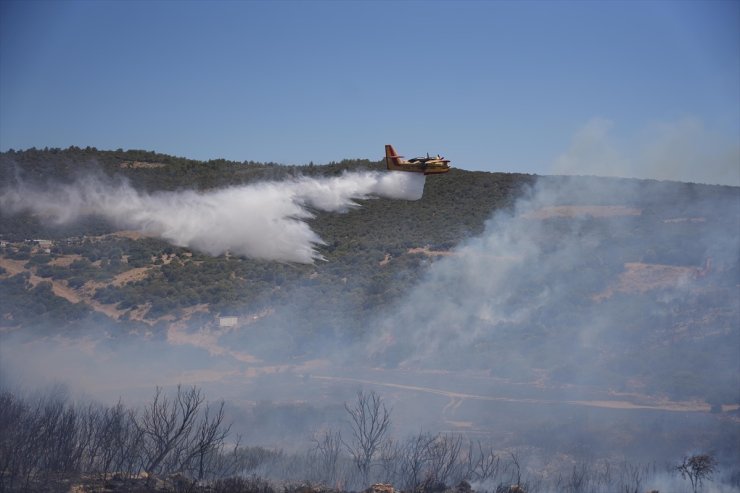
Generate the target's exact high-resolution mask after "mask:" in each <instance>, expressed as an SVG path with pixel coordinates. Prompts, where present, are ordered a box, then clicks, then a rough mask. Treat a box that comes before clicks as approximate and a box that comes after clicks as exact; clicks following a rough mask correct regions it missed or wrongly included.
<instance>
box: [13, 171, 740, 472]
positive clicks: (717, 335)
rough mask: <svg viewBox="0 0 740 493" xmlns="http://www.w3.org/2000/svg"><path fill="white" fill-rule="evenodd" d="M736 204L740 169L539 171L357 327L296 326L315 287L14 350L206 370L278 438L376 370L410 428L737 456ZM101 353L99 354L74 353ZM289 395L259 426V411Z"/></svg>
mask: <svg viewBox="0 0 740 493" xmlns="http://www.w3.org/2000/svg"><path fill="white" fill-rule="evenodd" d="M738 211H740V191H739V190H738V189H737V188H732V187H706V186H698V185H691V184H679V183H664V182H640V181H635V180H618V179H581V178H567V179H566V178H541V179H539V180H538V182H537V184H536V185H535V186H534V187H533V188H532V189H530V190H529V191H528V192H527V193H525V194H524V195H523V196H522V197H521V198H520V199H519V201H518V202H517V204H516V206H515V207H514V208H513V210H512V211H508V212H501V213H496V214H494V216H493V217H492V218H491V219H490V220H489V221H488V223H487V226H486V229H485V232H484V233H483V234H482V235H480V236H478V237H476V238H471V239H469V240H468V241H465V242H463V243H462V244H460V245H459V246H458V247H457V248H455V249H454V250H453V251H451V252H448V255H446V256H438V257H431V256H430V257H429V259H428V262H429V264H428V267H427V269H426V273H425V274H424V277H423V279H422V281H421V282H420V283H419V284H418V285H417V286H415V287H414V288H412V289H411V290H410V291H409V292H408V293H406V294H405V295H404V296H402V297H401V298H399V299H394V300H388V304H387V305H386V306H384V307H383V308H382V310H381V313H380V314H379V315H378V316H377V318H376V319H375V320H374V321H372V322H371V323H369V326H368V327H366V328H365V330H364V332H365V334H366V336H365V337H364V338H363V339H361V340H359V341H357V340H351V339H343V338H337V337H336V334H329V333H321V332H318V333H316V334H315V337H316V339H317V340H316V341H314V343H313V344H312V345H311V349H310V351H306V350H305V348H300V347H295V346H291V345H290V344H286V341H289V340H290V338H291V335H292V333H293V332H295V330H296V329H295V327H296V326H298V325H300V324H303V323H305V322H306V321H307V320H310V321H311V322H312V323H313V324H314V325H316V326H321V325H322V324H321V320H318V318H320V315H319V314H318V313H316V312H312V311H311V309H310V303H309V304H306V305H303V306H301V307H296V306H290V305H288V306H273V307H271V308H272V311H271V312H269V314H268V315H266V316H264V317H261V318H259V319H258V320H255V321H254V322H253V323H252V324H250V326H249V327H248V328H247V329H245V330H232V331H229V330H220V329H218V328H215V327H210V328H204V327H188V328H186V329H183V332H184V333H185V335H188V336H190V337H180V338H179V339H178V338H177V334H176V333H175V334H169V333H168V337H167V339H164V340H163V339H159V340H155V341H151V342H146V343H141V342H134V341H131V342H130V343H127V344H128V345H121V346H117V345H115V344H111V345H107V344H102V345H100V346H93V347H92V348H88V349H89V352H88V353H85V352H84V351H82V349H80V348H76V349H74V351H75V352H76V353H74V354H78V355H79V357H72V358H69V357H67V356H65V348H64V347H63V346H62V345H60V344H58V342H56V341H54V340H53V339H52V340H49V341H47V342H41V343H37V345H36V346H35V349H33V350H32V349H29V347H25V348H23V347H19V346H15V345H14V344H13V343H12V339H11V338H10V337H9V336H7V335H3V339H4V341H3V342H4V343H3V345H2V346H3V351H4V352H3V354H2V359H1V361H2V364H3V365H4V367H5V368H4V373H6V371H10V372H11V373H14V374H17V375H23V374H28V373H29V371H28V370H29V369H31V368H35V367H37V366H36V363H34V362H38V361H43V362H44V364H48V365H49V366H48V369H43V370H40V371H38V372H37V373H39V374H40V375H39V376H45V375H51V374H54V375H57V376H59V377H60V378H65V377H66V378H68V379H69V380H70V381H72V382H74V381H77V382H86V383H85V384H84V385H82V386H81V387H83V388H84V387H88V386H89V387H88V388H105V387H106V385H110V386H111V387H115V385H114V383H113V382H115V381H119V382H120V381H127V379H128V378H131V380H130V381H133V380H134V376H137V377H136V380H137V381H139V382H140V384H141V385H145V384H146V383H149V384H150V385H156V384H172V383H174V382H175V381H176V380H177V381H184V382H189V383H197V384H199V385H202V386H204V387H205V388H206V391H207V392H208V393H209V396H210V397H212V398H220V397H224V398H227V399H229V400H231V401H232V402H234V403H235V407H234V408H233V416H235V417H236V419H238V420H240V421H241V423H242V424H243V426H244V428H245V429H246V430H247V433H246V435H245V437H246V438H247V439H248V440H251V441H252V443H259V444H263V445H269V444H270V443H273V444H274V443H278V444H280V445H282V446H285V445H286V443H287V442H288V441H289V440H290V439H291V436H292V437H294V438H293V440H294V441H298V440H300V439H297V438H295V437H303V443H304V444H308V443H310V437H311V434H312V433H315V432H316V430H317V429H319V428H321V427H341V426H342V423H341V421H342V402H344V401H350V400H351V399H352V397H353V394H354V392H355V391H356V390H357V389H358V388H365V389H373V390H376V391H378V392H379V393H381V394H382V395H383V396H384V398H385V399H386V400H387V402H388V403H389V406H390V407H392V410H393V418H394V419H393V422H394V428H393V433H394V435H395V436H398V437H403V436H405V435H406V434H408V433H415V432H418V431H419V429H420V427H423V428H422V429H423V430H434V431H436V430H441V431H454V432H456V433H462V434H464V435H466V436H471V437H476V438H481V437H483V438H485V439H486V440H491V441H492V442H493V443H494V444H495V446H496V447H497V449H498V450H525V451H528V452H527V454H528V456H529V457H528V461H529V463H530V466H531V467H532V470H537V469H539V470H540V471H545V470H547V469H548V467H550V466H549V464H551V463H553V462H556V461H555V458H556V457H557V458H558V461H557V462H558V464H559V467H563V464H566V466H565V468H566V470H569V468H570V466H568V465H567V464H570V465H572V464H573V462H572V461H576V460H581V461H582V460H586V459H588V460H595V458H605V459H608V460H616V461H625V460H633V461H655V462H657V463H660V464H663V463H664V462H671V461H676V460H678V459H680V457H681V456H683V455H686V454H689V453H691V452H692V451H696V450H711V451H713V452H714V453H715V454H716V455H717V456H718V457H719V458H720V460H721V461H722V464H723V467H726V468H727V467H730V466H729V465H731V464H733V463H735V464H736V463H737V462H738V458H739V456H740V451H738V447H737V443H740V442H739V441H738V440H739V439H740V431H739V425H738V424H737V418H736V414H734V413H736V409H737V405H738V403H740V396H738V394H737V389H738V388H740V382H739V378H740V362H739V361H738V358H737V348H738V347H740V334H739V333H738V326H740V324H739V323H738V322H739V321H740V318H739V314H740V306H738V305H739V301H738V300H739V298H738V296H737V295H738V291H737V289H738V288H737V286H738V284H739V282H738V281H739V280H740V276H739V273H740V270H739V269H738V255H737V254H738V251H740V227H739V226H740V223H739V221H740V216H739V213H738ZM350 214H351V212H350ZM414 255H425V254H424V253H415V254H414ZM312 258H313V257H312ZM285 289H289V288H287V287H286V288H285ZM294 289H301V290H304V291H305V289H306V287H305V286H296V287H295V288H294ZM317 296H319V294H318V293H317ZM335 303H336V304H337V306H338V309H339V307H340V306H341V305H342V304H343V300H342V299H337V300H335ZM291 321H292V323H291ZM346 323H347V325H348V326H351V325H352V324H353V321H352V320H347V321H346ZM181 335H182V334H181ZM256 335H259V337H257V336H256ZM97 344H101V343H99V342H97ZM52 345H53V346H55V347H54V350H51V349H50V347H49V346H52ZM147 345H148V346H149V347H150V348H151V351H149V350H147V351H145V353H144V354H141V353H139V352H138V348H139V347H146V346H147ZM286 346H287V347H286ZM102 348H106V349H105V350H101V349H102ZM119 348H121V350H120V351H119ZM124 348H125V349H124ZM23 354H25V355H26V357H23V356H21V355H23ZM85 354H88V356H87V360H88V361H89V362H91V363H90V366H85V365H83V364H82V363H80V362H79V361H77V360H78V359H80V360H84V359H85V358H83V356H84V355H85ZM101 355H106V356H101ZM64 358H67V359H66V360H65V359H64ZM170 358H171V359H170ZM55 361H59V362H60V363H59V364H55ZM64 361H67V363H64ZM70 362H74V363H72V364H71V363H70ZM276 362H277V363H276ZM75 365H76V369H70V367H72V368H75ZM98 365H100V367H105V368H106V370H105V371H106V372H108V375H107V376H106V375H105V372H95V371H93V370H94V369H95V368H97V367H98ZM55 367H62V368H64V367H66V368H67V370H68V371H69V373H68V374H67V375H65V371H55V370H54V368H55ZM83 373H85V374H86V376H85V377H84V378H83V377H82V374H83ZM94 373H95V374H94ZM97 378H100V380H99V383H97V384H95V385H93V382H94V381H95V380H96V379H97ZM119 388H120V386H119ZM122 392H123V389H122ZM89 393H90V394H95V393H96V392H95V391H90V392H89ZM259 401H263V402H266V401H271V402H273V403H276V404H274V405H275V406H277V407H272V408H271V407H270V406H269V405H267V404H263V405H262V406H263V407H262V408H258V406H256V405H255V403H256V402H259ZM280 403H282V404H280ZM240 404H241V405H242V406H246V407H241V408H239V405H240ZM299 404H300V405H299ZM280 405H283V406H288V407H287V408H282V411H280V412H277V411H275V412H274V414H273V416H272V417H271V420H270V419H268V420H267V421H262V422H261V425H260V426H250V424H251V425H253V424H254V423H255V421H250V420H249V419H247V418H244V417H243V416H244V415H246V414H248V412H247V411H246V409H251V410H252V411H250V412H252V414H251V415H250V416H252V417H254V416H258V415H259V416H262V417H263V418H264V417H265V416H266V415H269V410H270V409H272V410H275V409H277V408H279V406H280ZM296 406H298V409H299V410H300V409H303V414H301V415H302V416H304V417H306V416H309V417H310V419H308V418H306V419H301V418H298V417H297V416H298V414H300V413H298V414H297V413H296V412H294V411H295V409H296ZM300 406H305V407H303V408H301V407H300ZM717 406H718V408H717ZM712 408H715V411H719V412H715V413H710V412H709V411H710V410H711V409H712ZM255 409H258V410H260V409H261V412H262V414H259V413H255V412H254V410H255ZM285 409H289V412H288V411H285ZM317 409H321V410H325V411H326V413H324V414H322V413H317V412H316V410H317ZM265 410H267V411H265ZM240 413H241V414H240ZM245 413H246V414H245ZM240 416H241V417H240ZM279 417H282V418H284V420H283V421H280V419H279ZM265 419H266V418H265ZM296 425H298V426H296ZM263 431H266V432H269V433H263ZM569 461H571V462H569Z"/></svg>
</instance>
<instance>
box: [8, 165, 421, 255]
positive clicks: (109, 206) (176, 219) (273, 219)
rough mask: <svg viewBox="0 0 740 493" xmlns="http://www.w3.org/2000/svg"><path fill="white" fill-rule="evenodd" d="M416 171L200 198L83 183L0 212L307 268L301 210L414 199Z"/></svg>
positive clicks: (310, 245) (16, 201) (307, 234)
mask: <svg viewBox="0 0 740 493" xmlns="http://www.w3.org/2000/svg"><path fill="white" fill-rule="evenodd" d="M424 181H425V180H424V176H423V175H421V174H418V173H378V172H364V173H345V174H343V175H341V176H338V177H332V178H306V177H303V178H296V179H291V180H285V181H279V182H260V183H254V184H249V185H243V186H238V187H230V188H224V189H218V190H211V191H207V192H196V191H192V190H187V191H178V192H158V193H153V194H146V193H142V192H139V191H137V190H135V189H134V188H132V187H131V186H130V185H129V184H128V183H126V182H122V183H118V184H112V183H109V182H108V183H106V182H103V181H101V180H99V179H86V180H82V181H79V182H77V183H74V184H72V185H63V186H58V187H57V188H55V189H53V190H44V191H41V190H37V189H31V188H29V187H26V186H20V187H18V188H15V189H7V190H5V191H3V193H2V194H0V207H2V209H3V210H4V211H6V212H19V211H21V210H30V211H31V212H33V213H35V214H37V215H39V216H42V217H43V218H46V219H48V220H51V221H54V222H55V223H58V224H63V223H68V222H72V221H74V220H76V219H78V218H80V217H82V216H87V215H97V216H101V217H104V218H105V219H107V220H109V221H111V222H112V223H113V224H115V225H116V226H118V227H122V228H126V229H135V230H137V231H140V232H142V233H144V234H146V235H149V236H155V237H159V238H162V239H164V240H166V241H168V242H170V243H172V244H174V245H177V246H182V247H188V248H193V249H195V250H199V251H202V252H205V253H208V254H211V255H220V254H223V253H226V252H230V253H233V254H236V255H244V256H246V257H250V258H254V259H262V260H277V261H285V262H299V263H313V262H314V261H315V260H317V259H320V258H321V256H320V255H319V253H318V252H317V251H316V246H317V245H320V244H322V243H323V241H322V240H321V238H320V237H319V236H318V235H317V234H316V233H315V232H314V231H313V230H312V229H311V228H310V226H309V225H308V224H307V223H306V220H307V219H310V218H311V217H313V214H312V213H311V212H310V210H309V209H308V208H314V209H318V210H322V211H328V212H344V211H346V210H348V209H350V208H352V207H356V206H358V204H357V203H356V202H355V201H356V200H362V199H368V198H372V197H385V198H391V199H405V200H418V199H420V198H421V196H422V194H423V192H424Z"/></svg>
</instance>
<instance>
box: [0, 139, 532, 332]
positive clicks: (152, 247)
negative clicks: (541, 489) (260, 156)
mask: <svg viewBox="0 0 740 493" xmlns="http://www.w3.org/2000/svg"><path fill="white" fill-rule="evenodd" d="M365 170H378V171H382V172H385V164H384V161H382V160H381V161H369V160H366V159H356V160H344V161H341V162H338V163H329V164H325V165H313V164H309V165H303V166H285V165H278V164H274V163H256V162H241V163H239V162H231V161H225V160H212V161H205V162H203V161H195V160H190V159H184V158H178V157H172V156H167V155H162V154H157V153H154V152H147V151H136V150H132V151H122V150H118V151H100V150H96V149H94V148H89V147H88V148H84V149H81V148H77V147H71V148H68V149H63V150H60V149H45V150H36V149H30V150H27V151H20V152H17V151H9V152H5V153H2V154H0V179H1V181H0V190H7V189H12V188H13V187H16V186H18V184H19V183H20V182H23V183H25V184H26V185H28V184H32V185H39V186H42V187H47V186H51V187H53V186H55V184H59V183H71V182H74V181H75V180H79V179H81V178H84V177H88V176H91V175H100V176H107V177H125V179H126V180H128V181H129V182H130V184H131V185H132V186H133V187H134V188H135V189H137V190H140V191H147V192H154V191H160V190H184V189H195V190H208V189H212V188H219V187H226V186H233V185H240V184H245V183H253V182H257V181H265V180H272V181H279V180H283V179H286V178H289V177H296V176H336V175H340V174H342V173H346V172H353V171H365ZM533 181H534V177H533V176H529V175H521V174H508V173H483V172H469V171H464V170H458V169H453V170H452V171H451V172H450V173H448V174H446V175H444V176H432V177H428V179H427V181H426V187H425V192H424V196H423V198H422V199H421V200H418V201H405V200H390V199H373V200H366V201H362V204H361V207H358V208H355V209H352V210H350V211H349V212H347V213H344V214H336V213H322V212H316V217H315V218H314V219H312V220H310V224H311V227H312V228H313V229H314V230H315V231H316V232H317V233H318V234H319V236H320V237H321V238H322V239H323V240H324V242H325V245H323V246H319V253H320V254H321V255H323V256H324V257H325V258H326V259H327V262H319V263H318V264H316V265H313V266H306V265H293V264H283V263H276V262H263V261H255V260H250V259H246V258H239V257H233V256H221V257H218V258H212V257H209V256H206V255H201V254H200V253H199V252H197V251H195V252H191V251H188V250H186V249H183V248H177V247H173V246H172V245H170V244H168V243H166V242H164V241H162V240H158V239H154V238H145V237H136V236H135V235H120V234H118V235H116V234H113V233H116V228H115V227H113V226H112V225H110V224H108V223H106V222H105V221H104V220H102V219H100V218H97V217H95V216H90V217H87V218H85V220H83V221H77V222H75V223H71V224H66V225H64V226H56V225H54V224H50V223H48V222H44V221H42V220H40V218H38V217H35V216H33V215H32V214H29V213H22V214H16V215H10V214H7V213H5V212H3V213H2V216H1V218H2V220H1V222H0V240H3V241H4V242H7V243H6V246H5V247H3V250H2V252H0V253H2V255H3V257H4V258H5V259H6V263H7V262H8V261H13V262H15V264H13V265H14V266H15V267H16V270H18V266H19V265H24V266H25V267H24V268H23V270H24V273H25V274H26V276H27V277H28V275H31V276H32V277H30V278H29V279H30V280H29V279H23V278H21V277H19V276H11V274H13V273H14V272H10V270H9V269H8V268H7V267H8V266H7V265H6V269H5V275H2V276H0V280H2V282H3V293H4V299H5V300H8V301H11V300H12V302H11V303H6V304H5V305H4V307H3V309H4V310H10V312H11V313H6V314H5V315H6V316H5V317H4V319H3V321H0V324H3V325H19V324H20V325H26V324H34V323H40V324H43V323H45V322H46V321H48V320H54V321H55V322H56V323H57V324H63V323H64V321H65V320H75V319H78V318H79V317H84V316H87V313H88V312H90V311H92V312H93V313H92V315H97V316H100V315H101V314H106V316H109V317H114V318H115V319H117V320H124V319H129V318H131V319H132V321H137V320H138V321H141V320H143V321H147V322H148V323H152V322H153V321H155V320H157V319H159V318H160V317H162V316H164V315H166V314H173V313H174V314H175V316H190V314H189V313H187V310H189V309H192V308H193V307H201V308H202V307H203V306H206V307H207V310H208V311H209V312H210V313H211V314H218V313H222V314H223V313H238V312H243V311H247V312H249V311H254V310H259V307H261V306H263V305H265V304H273V303H280V302H281V298H283V297H286V296H290V300H291V304H293V305H298V306H300V304H301V296H302V295H301V292H302V291H303V290H304V288H305V290H306V291H310V289H308V287H310V286H314V287H315V286H316V285H319V286H320V287H321V289H322V290H323V291H324V292H325V294H326V296H324V297H322V300H323V301H321V302H320V303H325V304H326V306H324V307H316V306H315V305H316V301H315V300H312V301H311V304H312V306H313V307H314V308H315V309H318V310H322V309H325V310H327V311H333V312H336V307H335V306H333V302H332V299H333V297H336V296H338V295H339V293H340V292H344V293H345V294H346V293H349V294H348V295H345V298H347V299H349V300H350V303H348V304H347V305H346V306H345V307H344V309H345V310H347V311H348V312H353V313H354V315H353V317H352V318H354V319H357V317H358V316H359V318H360V319H361V318H362V314H364V313H369V312H370V311H372V309H373V308H375V307H376V306H377V305H378V303H387V302H388V300H392V299H393V298H394V296H397V295H399V294H400V293H401V292H402V291H403V290H404V289H405V288H407V287H408V286H409V285H410V284H411V283H413V282H414V281H415V280H416V278H417V276H418V275H419V274H420V273H421V271H422V269H421V268H420V266H421V265H422V264H424V263H425V262H428V261H429V260H430V259H433V258H434V257H430V256H429V255H428V254H426V253H424V252H416V253H414V250H413V249H417V248H419V249H420V248H428V249H429V250H431V251H438V250H448V249H450V248H452V247H453V246H454V245H456V244H458V243H459V242H460V241H462V240H463V239H464V238H467V237H470V236H471V235H475V234H478V233H480V232H481V231H482V229H483V225H484V222H485V221H486V219H488V218H489V217H490V215H491V212H492V211H493V210H494V209H497V208H502V207H507V206H510V205H511V204H513V202H514V200H515V197H516V196H517V193H518V191H519V190H520V189H521V188H522V187H524V186H527V185H529V184H531V183H532V182H533ZM35 239H48V240H52V241H53V246H52V247H51V249H50V252H49V253H48V254H46V253H44V252H43V251H42V250H41V249H39V248H38V247H37V245H35V244H34V243H33V242H32V241H31V240H35ZM410 251H411V252H412V253H409V252H410ZM21 261H22V264H19V263H20V262H21ZM381 267H382V268H381ZM134 269H138V270H136V271H135V275H134V273H133V272H131V271H133V270H134ZM127 272H131V274H130V275H129V276H128V277H126V273H127ZM39 280H43V281H44V282H39ZM48 282H52V283H53V284H52V285H51V286H49V285H48ZM288 285H290V286H291V292H290V295H288V294H287V292H286V290H281V289H280V287H281V286H283V287H284V286H288ZM296 286H303V287H304V288H301V287H296ZM62 287H63V288H69V289H71V290H72V291H73V292H74V295H75V296H67V297H66V299H65V298H64V297H61V298H60V297H59V296H58V295H59V294H60V293H61V292H62V291H63V290H62ZM52 288H53V289H52ZM308 298H309V296H308V294H307V295H306V300H308ZM268 299H269V301H268ZM69 301H72V303H70V302H69ZM306 303H308V301H306ZM40 307H43V309H39V308H40ZM183 310H185V311H186V313H185V315H183ZM358 314H359V315H358ZM334 315H335V316H336V318H337V320H339V319H341V318H342V317H343V316H344V315H346V314H344V313H334Z"/></svg>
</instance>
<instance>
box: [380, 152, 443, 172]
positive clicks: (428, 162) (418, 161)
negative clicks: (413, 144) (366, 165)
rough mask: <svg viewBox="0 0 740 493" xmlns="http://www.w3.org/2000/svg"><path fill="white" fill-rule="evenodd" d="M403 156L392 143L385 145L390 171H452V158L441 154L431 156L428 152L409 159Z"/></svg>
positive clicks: (386, 160) (386, 161)
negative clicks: (446, 157) (425, 154)
mask: <svg viewBox="0 0 740 493" xmlns="http://www.w3.org/2000/svg"><path fill="white" fill-rule="evenodd" d="M402 157H403V156H399V155H398V154H397V153H396V150H395V149H394V148H393V146H392V145H386V146H385V164H386V165H387V166H388V169H389V170H390V171H411V172H414V173H424V174H425V175H432V174H436V173H447V172H448V171H450V164H449V163H450V160H449V159H445V158H443V157H442V156H440V155H437V156H433V157H430V156H429V154H427V157H415V158H412V159H409V160H408V161H407V160H405V159H401V158H402Z"/></svg>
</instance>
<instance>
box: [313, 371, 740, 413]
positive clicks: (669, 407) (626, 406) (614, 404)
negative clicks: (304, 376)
mask: <svg viewBox="0 0 740 493" xmlns="http://www.w3.org/2000/svg"><path fill="white" fill-rule="evenodd" d="M311 378H314V379H317V380H331V381H340V382H348V383H360V384H365V385H372V386H377V387H388V388H395V389H402V390H410V391H413V392H423V393H427V394H435V395H440V396H444V397H448V398H449V399H450V402H449V403H448V404H447V405H446V406H445V407H444V409H443V412H444V414H445V415H447V414H449V413H452V412H454V410H455V409H457V408H458V407H460V405H461V404H462V401H463V400H465V399H471V400H481V401H492V402H512V403H520V404H535V405H548V404H549V405H552V404H566V405H573V406H586V407H596V408H603V409H622V410H653V411H668V412H683V413H685V412H709V409H710V408H709V405H708V404H705V403H703V402H675V401H655V402H654V403H652V404H635V403H633V402H629V401H624V400H567V399H566V400H554V399H528V398H511V397H493V396H486V395H477V394H468V393H462V392H453V391H449V390H443V389H436V388H432V387H421V386H415V385H406V384H398V383H391V382H381V381H376V380H364V379H359V378H350V377H331V376H319V375H312V376H311ZM733 408H734V409H737V408H738V406H733ZM726 410H732V409H730V408H728V409H726Z"/></svg>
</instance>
